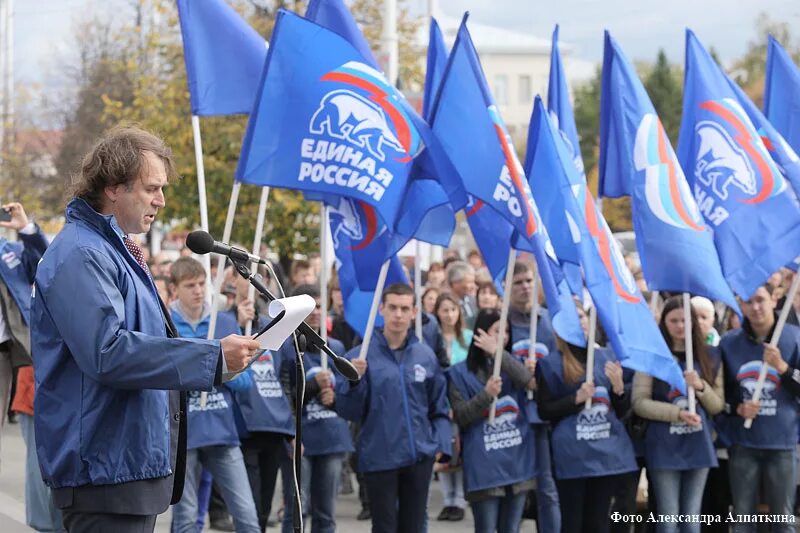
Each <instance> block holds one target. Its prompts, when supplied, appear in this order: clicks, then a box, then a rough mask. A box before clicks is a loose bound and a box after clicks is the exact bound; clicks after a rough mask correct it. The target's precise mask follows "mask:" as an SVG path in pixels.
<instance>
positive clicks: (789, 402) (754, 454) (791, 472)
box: [719, 284, 800, 531]
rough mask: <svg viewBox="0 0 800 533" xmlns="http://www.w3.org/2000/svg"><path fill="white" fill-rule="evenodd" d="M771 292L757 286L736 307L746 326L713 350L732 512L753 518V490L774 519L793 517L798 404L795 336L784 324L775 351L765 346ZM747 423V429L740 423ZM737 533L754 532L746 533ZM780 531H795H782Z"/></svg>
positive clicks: (799, 352) (772, 320)
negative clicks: (721, 379) (721, 375)
mask: <svg viewBox="0 0 800 533" xmlns="http://www.w3.org/2000/svg"><path fill="white" fill-rule="evenodd" d="M773 290H774V287H772V286H771V285H768V284H767V285H763V286H761V287H759V288H758V289H757V290H756V292H755V294H753V296H752V297H751V298H749V299H748V300H744V301H741V302H740V303H741V308H742V312H743V313H744V317H745V318H744V323H743V324H742V327H741V328H739V329H735V330H732V331H729V332H727V333H725V334H724V335H723V336H722V340H721V341H720V343H719V349H720V353H721V355H722V361H723V365H724V369H725V402H726V403H727V404H728V405H729V406H730V415H731V418H730V420H729V422H728V424H727V431H726V435H727V436H728V437H729V438H730V441H731V446H730V448H729V450H728V454H729V457H730V458H729V460H728V465H729V469H730V482H731V493H732V495H733V511H734V513H736V514H747V515H752V514H755V513H756V509H757V503H758V494H759V487H764V493H763V495H762V496H763V500H764V501H766V503H767V505H768V506H769V512H770V513H771V514H774V515H786V516H789V515H792V514H793V512H794V498H795V472H796V468H797V466H796V456H795V448H796V445H797V431H798V403H797V399H798V398H799V397H800V370H798V368H800V328H798V327H797V326H793V325H791V324H786V325H785V326H784V328H783V331H782V332H781V334H780V338H779V340H778V343H777V346H771V345H770V344H766V343H767V341H769V340H770V339H771V337H772V335H773V334H774V332H775V327H776V322H777V319H776V316H775V300H774V298H773V297H772V293H773ZM763 362H766V363H767V364H768V365H769V367H768V374H767V379H766V380H765V382H764V388H763V391H762V394H761V399H760V401H758V402H756V401H753V399H752V398H753V392H754V390H755V387H756V383H757V381H758V376H759V371H760V369H761V365H762V363H763ZM747 419H752V420H753V423H752V424H753V425H752V426H751V427H750V428H749V429H747V428H745V427H744V421H745V420H747ZM742 530H743V531H755V525H752V528H749V529H745V528H744V527H743V529H742ZM779 530H780V531H784V530H785V531H794V526H792V525H788V524H787V525H786V527H785V529H779Z"/></svg>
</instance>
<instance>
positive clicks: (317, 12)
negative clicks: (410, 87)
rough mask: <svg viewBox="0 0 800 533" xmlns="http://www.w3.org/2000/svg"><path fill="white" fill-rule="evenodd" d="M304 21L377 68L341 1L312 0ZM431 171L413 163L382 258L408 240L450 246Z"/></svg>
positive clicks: (449, 221)
mask: <svg viewBox="0 0 800 533" xmlns="http://www.w3.org/2000/svg"><path fill="white" fill-rule="evenodd" d="M306 18H307V19H308V20H310V21H312V22H314V23H316V24H319V25H320V26H322V27H324V28H326V29H328V30H330V31H332V32H334V33H336V34H338V35H339V36H341V37H342V38H344V39H345V40H346V41H347V42H349V43H350V44H351V45H353V47H354V48H356V49H357V50H358V51H359V52H360V53H361V55H362V56H363V57H364V58H365V61H366V63H367V64H369V65H370V66H371V67H373V68H374V69H375V70H378V69H379V67H378V64H377V61H376V60H375V57H374V56H373V54H372V51H371V50H370V48H369V43H368V42H367V40H366V39H365V38H364V35H363V34H362V33H361V31H360V30H359V29H358V25H357V24H356V22H355V20H354V19H353V16H352V15H351V13H350V11H349V10H348V9H347V6H345V5H344V2H342V0H312V1H311V2H310V3H309V5H308V9H307V10H306ZM411 114H413V113H411ZM425 129H427V125H426V126H425ZM431 168H432V166H430V165H429V166H424V165H418V164H416V161H415V165H414V166H413V167H412V170H411V173H412V175H411V176H410V179H409V181H408V185H407V187H406V190H405V191H404V193H403V195H404V196H403V199H402V202H401V208H400V209H399V217H398V219H397V220H396V221H395V223H394V225H393V227H392V231H391V236H390V237H388V236H387V237H388V238H387V239H386V246H385V247H383V248H382V250H383V251H384V252H385V253H386V254H387V255H386V256H385V257H386V258H388V257H391V256H394V255H396V254H397V252H398V251H399V250H400V249H401V248H402V247H403V246H405V244H406V243H407V242H408V241H409V240H410V239H412V238H416V239H419V240H421V241H424V242H428V243H431V244H436V245H439V246H447V245H449V244H450V239H451V237H452V235H453V231H454V230H455V213H454V211H453V208H452V206H451V205H450V201H449V198H448V196H447V193H446V192H445V191H444V189H443V188H442V186H441V185H440V183H438V180H437V178H436V176H435V175H430V174H431V173H430V172H429V170H430V169H431ZM434 174H435V173H434ZM304 195H305V197H306V199H309V200H316V201H324V202H325V203H326V204H328V205H330V206H333V207H334V208H335V206H337V205H338V204H339V196H338V195H333V194H330V193H319V192H316V191H305V192H304ZM379 218H380V217H379ZM381 224H382V222H379V225H381Z"/></svg>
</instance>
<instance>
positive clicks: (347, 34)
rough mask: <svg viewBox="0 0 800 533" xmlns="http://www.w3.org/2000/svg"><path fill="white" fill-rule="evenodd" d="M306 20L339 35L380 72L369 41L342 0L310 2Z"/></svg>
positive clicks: (311, 0) (312, 0) (365, 61)
mask: <svg viewBox="0 0 800 533" xmlns="http://www.w3.org/2000/svg"><path fill="white" fill-rule="evenodd" d="M305 18H307V19H308V20H310V21H312V22H315V23H317V24H319V25H320V26H322V27H323V28H327V29H329V30H331V31H332V32H335V33H338V34H339V35H340V36H341V37H343V38H344V39H345V40H346V41H347V42H349V43H350V44H351V45H353V48H355V49H356V50H358V53H359V54H360V55H361V57H362V58H363V61H364V63H366V64H367V65H369V66H371V67H372V68H373V69H375V70H380V65H379V64H378V60H377V59H376V58H375V55H374V54H373V53H372V49H371V48H370V46H369V43H368V42H367V39H366V38H365V37H364V34H363V33H361V30H360V29H358V24H356V21H355V19H353V15H352V14H351V13H350V10H349V9H347V6H346V5H344V2H342V0H310V2H309V3H308V7H307V8H306V15H305ZM390 81H391V80H390Z"/></svg>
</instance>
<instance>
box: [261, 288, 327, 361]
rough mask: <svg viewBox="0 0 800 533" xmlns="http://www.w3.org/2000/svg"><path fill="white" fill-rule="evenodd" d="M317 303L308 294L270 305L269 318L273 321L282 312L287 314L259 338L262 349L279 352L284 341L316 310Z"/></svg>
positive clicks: (283, 299)
mask: <svg viewBox="0 0 800 533" xmlns="http://www.w3.org/2000/svg"><path fill="white" fill-rule="evenodd" d="M316 305H317V303H316V302H315V301H314V298H312V297H311V296H309V295H307V294H301V295H300V296H290V297H289V298H281V299H279V300H274V301H272V302H270V304H269V318H270V320H272V319H273V318H275V317H276V316H278V315H279V314H281V313H282V312H284V311H285V312H286V314H285V315H284V316H283V318H281V319H280V321H278V323H277V324H275V325H274V326H272V327H271V328H270V329H269V330H267V332H266V333H264V334H263V335H261V336H260V337H258V340H259V342H260V343H261V347H262V348H264V349H267V350H277V349H278V348H280V347H281V345H282V344H283V341H285V340H286V339H288V338H289V336H290V335H291V334H292V332H293V331H294V330H296V329H297V326H299V325H300V323H301V322H302V321H303V320H305V318H306V317H307V316H308V315H310V314H311V311H313V310H314V306H316Z"/></svg>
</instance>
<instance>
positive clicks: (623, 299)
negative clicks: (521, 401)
mask: <svg viewBox="0 0 800 533" xmlns="http://www.w3.org/2000/svg"><path fill="white" fill-rule="evenodd" d="M528 149H529V150H530V151H531V152H532V155H531V159H532V161H533V167H532V171H531V183H532V189H533V192H534V196H535V198H536V202H537V204H538V205H540V206H542V211H541V213H542V217H543V219H544V221H545V224H547V225H548V226H552V227H558V226H571V227H572V228H573V230H574V236H573V237H572V238H571V239H570V242H572V243H573V246H575V247H576V248H577V252H578V255H579V257H580V262H581V266H582V267H583V272H584V279H585V281H586V287H587V288H588V290H589V293H590V294H591V295H592V301H593V303H594V305H595V306H596V308H597V315H598V318H599V319H600V323H601V324H602V325H603V329H604V330H605V332H606V335H607V336H608V339H609V341H610V343H611V345H612V346H613V348H614V353H615V354H616V355H617V357H618V358H619V359H620V361H621V362H622V364H623V365H624V366H625V367H627V368H630V369H632V370H637V371H640V372H646V373H648V374H650V375H652V376H655V377H657V378H659V379H662V380H664V381H666V382H667V383H669V384H671V385H673V386H674V387H676V388H678V389H679V390H681V391H682V392H683V391H685V390H686V384H685V382H684V379H683V373H682V372H681V369H680V367H679V366H678V365H677V363H676V362H675V360H674V358H673V357H672V354H671V353H670V351H669V349H668V348H667V345H666V343H665V342H664V338H663V337H662V336H661V332H660V331H659V329H658V326H657V325H656V323H655V321H654V320H653V316H652V315H651V313H650V310H649V309H648V308H647V305H646V304H645V302H644V301H643V299H642V295H641V293H640V292H639V290H638V289H637V287H636V282H635V281H634V279H633V276H632V275H631V273H630V271H629V270H628V268H627V266H626V265H625V261H624V259H623V257H622V254H621V253H620V251H619V249H618V248H617V245H616V242H615V241H614V237H613V236H612V235H611V231H610V230H609V228H608V225H607V224H606V221H605V219H604V218H603V216H602V214H601V213H600V212H599V210H598V209H597V207H596V205H595V202H594V198H592V195H591V193H590V192H589V191H588V189H587V187H586V182H585V181H584V180H583V179H582V178H581V176H580V175H579V174H578V171H577V169H576V168H575V165H574V163H573V161H572V157H571V155H570V154H569V151H568V150H567V148H566V147H565V146H564V144H563V141H562V138H561V134H560V132H559V130H558V129H557V128H556V127H555V126H554V124H553V123H552V122H551V121H550V120H549V118H548V114H547V112H546V111H545V109H544V105H543V104H542V102H541V100H540V99H539V98H538V97H537V98H536V101H535V103H534V111H533V118H532V121H531V133H530V136H529V138H528ZM565 245H566V244H565Z"/></svg>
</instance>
